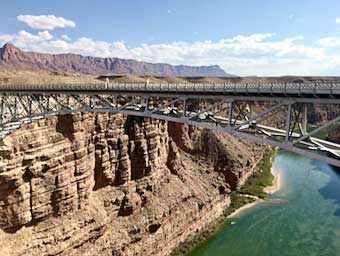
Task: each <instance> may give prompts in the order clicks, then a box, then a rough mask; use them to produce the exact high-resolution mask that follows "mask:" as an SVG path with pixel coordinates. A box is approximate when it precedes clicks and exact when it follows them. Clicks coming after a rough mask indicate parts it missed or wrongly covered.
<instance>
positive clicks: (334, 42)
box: [318, 37, 340, 47]
mask: <svg viewBox="0 0 340 256" xmlns="http://www.w3.org/2000/svg"><path fill="white" fill-rule="evenodd" d="M318 44H319V45H321V46H323V47H336V46H339V45H340V37H324V38H320V39H319V40H318Z"/></svg>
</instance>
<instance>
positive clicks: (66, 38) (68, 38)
mask: <svg viewBox="0 0 340 256" xmlns="http://www.w3.org/2000/svg"><path fill="white" fill-rule="evenodd" d="M61 38H62V39H64V40H66V41H71V38H70V37H69V36H68V35H62V36H61Z"/></svg>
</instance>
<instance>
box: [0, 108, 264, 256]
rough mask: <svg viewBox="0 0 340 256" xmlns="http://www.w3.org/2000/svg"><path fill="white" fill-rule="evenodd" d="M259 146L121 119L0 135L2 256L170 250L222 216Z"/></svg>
mask: <svg viewBox="0 0 340 256" xmlns="http://www.w3.org/2000/svg"><path fill="white" fill-rule="evenodd" d="M262 152H263V147H261V146H259V145H257V144H253V143H252V144H251V143H249V142H247V141H245V140H242V139H238V138H235V137H232V136H230V135H228V134H221V133H214V132H212V131H206V130H200V129H197V128H195V127H191V126H184V125H180V124H174V123H167V122H164V121H159V120H153V119H148V118H138V117H126V116H122V115H111V114H93V113H86V114H82V113H77V114H69V115H62V116H55V117H49V118H47V119H43V120H40V121H36V122H34V123H31V124H26V125H23V126H22V127H21V128H20V129H18V130H16V131H14V132H13V133H12V134H10V135H9V136H7V137H5V138H4V139H3V140H1V141H0V159H1V160H0V205H1V208H0V228H1V231H0V255H95V254H100V255H167V254H168V253H169V252H170V251H171V249H173V248H174V247H175V246H176V245H177V244H178V243H179V242H181V241H183V240H184V239H185V238H186V237H187V236H188V235H189V234H190V233H192V232H195V231H196V230H199V229H200V228H202V227H203V226H204V225H205V224H206V223H207V222H209V221H211V219H212V218H215V217H216V216H218V215H220V214H221V213H222V211H223V209H224V208H225V207H227V206H228V205H229V203H230V198H229V193H230V192H231V191H232V190H234V189H236V188H237V187H239V186H241V185H242V183H243V182H244V181H245V180H246V179H247V177H248V176H249V175H251V173H252V172H253V171H254V167H255V166H256V163H257V162H258V160H259V159H260V157H261V154H262Z"/></svg>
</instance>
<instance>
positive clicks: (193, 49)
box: [0, 31, 340, 75]
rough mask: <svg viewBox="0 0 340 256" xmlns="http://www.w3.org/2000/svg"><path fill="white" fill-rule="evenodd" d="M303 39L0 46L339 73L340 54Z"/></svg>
mask: <svg viewBox="0 0 340 256" xmlns="http://www.w3.org/2000/svg"><path fill="white" fill-rule="evenodd" d="M302 39H303V37H302V36H295V37H287V38H283V39H276V37H275V34H273V33H265V34H253V35H248V36H246V35H237V36H234V37H232V38H224V39H221V40H218V41H211V40H206V41H195V42H172V43H166V44H141V45H139V46H136V47H131V46H129V45H127V44H126V43H125V42H122V41H119V42H105V41H98V40H94V39H91V38H86V37H82V38H79V39H77V40H75V41H69V40H67V38H66V37H63V36H62V37H61V39H54V38H53V36H52V35H51V34H50V33H49V32H48V31H43V32H39V33H38V34H31V33H29V32H26V31H20V32H18V33H17V34H13V35H0V43H2V44H3V43H6V42H8V41H9V42H12V43H14V44H15V45H17V46H18V47H20V48H22V49H24V50H28V51H36V52H45V53H75V54H82V55H87V56H98V57H120V58H128V59H136V60H140V61H147V62H162V63H170V64H175V65H177V64H184V65H195V66H198V65H215V64H217V65H220V66H221V67H222V68H223V69H225V70H226V72H229V73H233V74H237V75H288V74H289V75H322V74H328V73H329V72H330V70H335V69H340V56H336V55H335V56H328V55H327V54H326V48H325V47H324V46H325V45H326V44H327V43H325V42H326V40H325V39H320V40H319V42H318V44H317V45H316V46H309V45H305V44H302V43H301V40H302ZM338 40H339V41H340V39H338ZM332 43H333V44H334V42H332ZM329 44H330V43H328V45H329ZM327 72H328V73H327Z"/></svg>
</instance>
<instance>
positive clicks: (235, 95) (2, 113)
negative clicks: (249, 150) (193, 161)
mask: <svg viewBox="0 0 340 256" xmlns="http://www.w3.org/2000/svg"><path fill="white" fill-rule="evenodd" d="M118 97H123V98H124V100H126V99H128V103H126V102H125V103H123V104H120V103H119V101H118ZM136 98H140V99H139V100H140V101H139V102H136ZM150 98H162V99H163V98H165V99H167V102H168V103H167V104H165V106H161V107H159V106H156V107H155V106H150V105H149V99H150ZM70 99H71V101H70ZM188 100H213V101H216V102H217V103H211V102H210V103H209V104H210V105H211V106H209V107H208V108H206V107H201V108H200V109H198V111H196V112H192V111H191V112H189V111H188V110H187V103H186V102H187V101H188ZM115 101H116V102H115ZM53 102H54V106H52V105H53V104H52V103H53ZM70 102H73V104H70ZM179 102H182V103H181V104H182V109H181V110H180V109H178V108H177V107H175V106H174V104H178V103H179ZM254 102H269V103H273V104H274V105H273V106H272V107H270V108H268V109H265V110H263V111H262V112H260V113H256V115H255V117H254V113H248V112H249V111H248V112H247V111H245V109H247V108H246V107H247V106H249V105H251V104H254ZM225 103H226V104H228V106H229V110H228V111H227V113H228V114H227V117H225V116H224V117H221V116H217V113H214V112H213V110H212V109H213V108H214V107H215V105H216V106H218V105H219V107H222V105H223V104H225ZM309 104H323V105H329V104H332V106H333V105H334V106H335V107H336V108H339V107H340V82H339V83H326V82H320V83H311V82H306V83H265V84H255V83H226V84H107V83H106V84H105V83H102V84H80V85H61V84H60V85H59V84H55V85H0V135H1V134H2V137H3V136H6V135H7V134H9V133H10V132H12V131H13V130H14V129H16V128H18V127H20V125H21V124H22V123H27V122H31V121H33V120H36V119H40V118H44V117H46V116H49V115H58V114H65V113H72V112H78V111H81V112H111V113H122V114H126V115H135V116H141V117H152V118H157V119H161V120H166V121H172V122H179V123H185V124H190V125H196V126H198V127H202V128H207V129H212V130H216V131H221V132H228V133H231V134H233V135H236V136H240V137H244V138H248V139H253V140H255V141H257V142H261V143H267V144H269V145H272V146H278V147H281V148H283V149H286V150H290V151H292V152H295V153H299V154H302V155H305V156H307V157H312V158H315V159H319V160H323V161H326V162H328V163H331V164H333V165H336V166H339V167H340V145H338V144H336V143H333V142H329V141H326V140H320V139H318V138H314V137H312V135H313V134H316V133H317V132H320V131H321V130H323V129H326V128H328V127H329V126H331V125H334V124H335V123H337V122H338V121H340V116H338V117H337V118H335V119H333V120H329V121H328V122H326V123H325V124H323V125H322V126H321V127H319V128H317V129H314V130H313V131H311V132H308V133H307V120H306V117H307V113H304V112H307V109H308V108H307V107H306V106H307V105H309ZM34 105H36V107H35V109H34ZM280 108H281V109H282V108H285V111H286V113H287V114H286V118H285V119H286V127H285V128H283V129H277V128H275V127H268V126H264V125H263V124H260V121H261V120H262V119H264V117H265V116H268V115H272V114H274V112H275V111H277V110H279V109H280ZM303 109H304V111H303ZM210 111H212V112H210ZM19 112H20V113H21V114H20V113H19ZM215 112H216V111H215ZM339 112H340V110H339ZM294 118H295V119H294ZM304 119H305V120H304ZM278 137H281V139H274V138H278ZM311 151H316V152H317V153H315V152H311ZM320 152H326V153H327V154H330V155H331V157H329V156H325V155H320V154H319V153H320Z"/></svg>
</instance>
